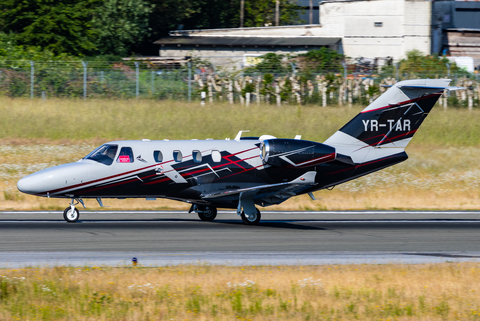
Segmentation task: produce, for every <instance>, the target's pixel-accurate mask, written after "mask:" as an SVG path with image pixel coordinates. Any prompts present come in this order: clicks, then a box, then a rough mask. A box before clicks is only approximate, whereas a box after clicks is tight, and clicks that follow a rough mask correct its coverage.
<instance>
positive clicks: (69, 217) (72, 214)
mask: <svg viewBox="0 0 480 321" xmlns="http://www.w3.org/2000/svg"><path fill="white" fill-rule="evenodd" d="M63 218H64V219H65V221H67V222H68V223H74V222H76V221H78V219H79V218H80V213H79V212H78V210H77V209H76V208H74V209H73V211H72V208H71V207H70V206H69V207H67V208H66V209H65V211H63Z"/></svg>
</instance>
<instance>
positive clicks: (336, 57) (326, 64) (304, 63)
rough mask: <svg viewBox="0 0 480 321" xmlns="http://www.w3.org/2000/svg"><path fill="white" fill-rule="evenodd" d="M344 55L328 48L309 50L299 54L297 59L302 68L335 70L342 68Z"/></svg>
mask: <svg viewBox="0 0 480 321" xmlns="http://www.w3.org/2000/svg"><path fill="white" fill-rule="evenodd" d="M344 59H345V55H342V54H339V53H338V52H336V51H335V50H332V49H329V48H325V47H323V48H320V49H318V50H309V51H308V52H307V53H304V54H299V55H298V58H297V60H298V61H299V67H300V68H301V69H302V70H310V71H326V70H328V71H336V70H340V69H341V68H342V61H343V60H344Z"/></svg>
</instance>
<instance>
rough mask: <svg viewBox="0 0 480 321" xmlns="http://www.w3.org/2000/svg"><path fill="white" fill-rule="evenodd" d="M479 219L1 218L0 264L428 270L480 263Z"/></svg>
mask: <svg viewBox="0 0 480 321" xmlns="http://www.w3.org/2000/svg"><path fill="white" fill-rule="evenodd" d="M479 231H480V212H453V211H451V212H401V211H398V212H374V211H363V212H267V211H263V212H262V221H261V222H260V224H259V225H258V226H246V225H244V224H243V223H242V222H241V220H240V218H239V217H238V216H237V215H236V214H235V213H234V212H232V211H220V212H219V214H218V216H217V219H216V220H215V221H214V222H202V221H200V220H199V219H198V218H197V216H196V215H195V214H193V213H192V214H186V213H184V212H170V211H160V212H153V211H145V212H139V211H132V212H125V211H123V212H120V211H119V212H112V211H101V212H100V211H98V212H92V211H85V210H84V211H82V212H81V214H80V220H79V221H78V222H76V223H66V222H65V221H63V217H62V213H61V212H0V257H2V258H3V259H2V260H1V261H2V262H3V263H1V262H0V266H4V267H12V266H26V265H45V264H54V265H82V264H106V265H118V264H130V260H131V257H133V256H138V257H139V258H141V260H140V259H139V261H140V262H143V263H144V264H146V265H168V264H180V263H195V262H206V263H212V264H234V265H239V264H240V265H241V264H255V265H257V264H344V263H393V262H399V263H428V262H450V261H452V262H454V261H465V260H466V261H479V260H480V234H479Z"/></svg>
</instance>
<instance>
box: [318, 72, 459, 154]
mask: <svg viewBox="0 0 480 321" xmlns="http://www.w3.org/2000/svg"><path fill="white" fill-rule="evenodd" d="M450 81H451V80H450V79H415V80H406V81H401V82H399V83H396V84H395V85H393V86H392V87H391V88H389V89H388V90H387V91H386V92H385V93H384V94H383V95H381V96H380V97H378V98H377V99H376V100H375V101H374V102H373V103H371V104H370V105H369V106H368V107H366V108H365V109H364V110H362V111H361V112H360V113H359V114H358V115H357V116H355V117H354V118H353V119H352V120H351V121H349V122H348V123H347V124H346V125H345V126H343V127H342V128H341V129H340V130H339V131H337V132H336V133H335V134H333V135H332V136H331V137H330V138H328V139H327V140H326V141H325V142H324V144H327V145H330V146H333V147H335V148H336V149H337V152H338V153H340V154H344V155H348V156H350V157H351V158H352V160H353V161H354V162H355V163H363V162H367V161H372V160H375V159H380V158H384V157H388V156H391V155H395V154H398V153H402V152H403V151H404V149H405V147H406V146H407V144H408V143H409V142H410V140H411V139H412V137H413V135H414V134H415V132H416V131H417V130H418V128H419V127H420V125H421V124H422V122H423V121H424V119H425V118H426V117H427V115H428V113H429V112H430V110H431V109H432V108H433V106H434V105H435V103H436V102H437V100H438V98H440V96H441V95H442V94H443V91H444V90H445V89H447V88H448V84H449V83H450Z"/></svg>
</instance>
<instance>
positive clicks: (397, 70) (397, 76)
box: [395, 62, 400, 81]
mask: <svg viewBox="0 0 480 321" xmlns="http://www.w3.org/2000/svg"><path fill="white" fill-rule="evenodd" d="M395 66H396V71H395V79H396V80H397V81H399V80H400V79H399V78H400V76H399V73H400V70H399V69H400V63H399V62H397V63H396V64H395Z"/></svg>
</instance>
